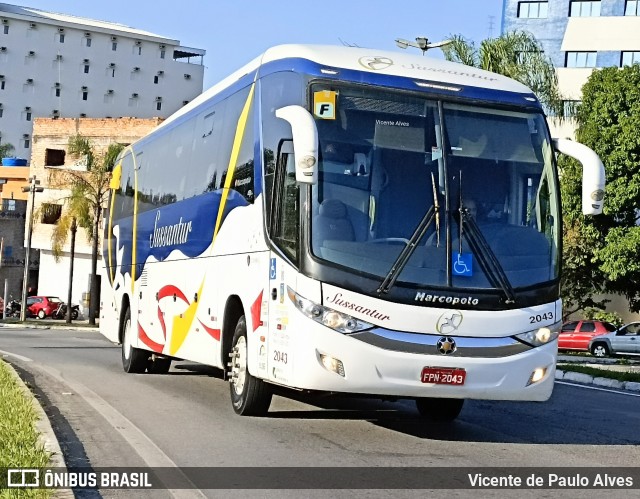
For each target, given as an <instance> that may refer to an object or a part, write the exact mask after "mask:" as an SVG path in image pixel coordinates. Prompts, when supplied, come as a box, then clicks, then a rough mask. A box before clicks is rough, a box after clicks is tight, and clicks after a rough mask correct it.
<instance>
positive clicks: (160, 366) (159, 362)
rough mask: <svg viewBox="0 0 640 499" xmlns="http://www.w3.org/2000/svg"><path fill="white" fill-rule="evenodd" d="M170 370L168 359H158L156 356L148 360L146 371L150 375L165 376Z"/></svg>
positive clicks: (169, 359)
mask: <svg viewBox="0 0 640 499" xmlns="http://www.w3.org/2000/svg"><path fill="white" fill-rule="evenodd" d="M170 368H171V358H170V357H160V356H158V355H152V356H151V359H149V364H148V366H147V371H148V372H149V373H150V374H167V373H168V372H169V369H170Z"/></svg>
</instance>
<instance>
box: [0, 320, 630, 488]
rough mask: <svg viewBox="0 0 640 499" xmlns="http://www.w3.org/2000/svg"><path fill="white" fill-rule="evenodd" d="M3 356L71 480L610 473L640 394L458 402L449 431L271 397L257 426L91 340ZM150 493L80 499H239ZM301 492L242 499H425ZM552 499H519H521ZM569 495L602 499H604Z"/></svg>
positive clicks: (16, 338)
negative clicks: (185, 473) (489, 471)
mask: <svg viewBox="0 0 640 499" xmlns="http://www.w3.org/2000/svg"><path fill="white" fill-rule="evenodd" d="M0 355H1V356H2V358H3V359H4V360H6V361H8V362H10V363H11V364H12V365H13V366H14V367H15V368H16V369H17V370H18V371H19V373H20V374H21V376H22V377H23V379H25V381H27V383H28V384H29V385H30V386H32V388H33V389H34V390H35V392H36V393H37V395H38V397H39V398H40V400H41V402H42V404H43V406H44V408H45V411H46V412H47V414H48V415H49V418H50V419H51V421H52V425H53V427H54V429H55V431H56V434H57V436H58V439H59V441H60V444H61V446H62V448H63V451H64V454H65V459H66V462H67V465H69V466H77V467H85V466H87V467H93V468H101V467H112V466H119V467H136V466H153V467H167V468H174V467H239V468H240V469H243V470H249V471H251V470H254V471H256V473H257V472H258V471H257V470H259V469H261V468H262V467H272V466H277V467H339V468H343V467H362V468H363V469H365V472H366V469H370V468H372V467H375V468H380V470H381V472H382V471H384V469H385V468H387V467H428V468H449V469H456V470H457V469H460V468H468V467H483V468H487V467H496V468H497V469H498V468H504V467H526V468H531V469H532V470H533V469H537V468H539V467H545V469H550V467H564V468H566V467H577V468H585V467H590V468H602V469H604V468H605V467H606V468H614V469H616V470H619V469H620V468H621V467H627V466H636V465H637V463H638V462H640V450H639V449H640V447H639V445H638V444H640V432H639V431H638V428H640V411H639V409H640V397H639V396H638V395H637V394H630V393H616V392H614V391H609V390H602V389H594V388H590V387H581V386H575V385H569V384H564V383H557V384H556V388H555V390H554V394H553V396H552V398H551V400H550V401H549V402H546V403H514V402H490V401H467V402H466V404H465V407H464V408H463V411H462V414H461V415H460V417H459V419H458V420H457V421H456V422H455V423H453V424H449V425H446V424H433V423H428V422H425V421H424V420H422V419H420V418H419V416H418V413H417V411H416V410H415V408H414V405H413V403H412V402H411V401H406V400H404V401H403V400H400V401H396V402H382V401H379V400H371V399H356V398H323V399H321V400H318V399H314V398H310V397H308V396H305V395H302V394H299V393H286V396H276V397H274V401H273V403H272V405H271V409H270V412H269V415H268V417H265V418H246V417H239V416H236V415H235V414H234V412H233V410H232V408H231V404H230V401H229V387H228V384H227V383H226V382H224V381H223V380H222V379H221V372H219V371H217V370H215V369H211V368H208V367H205V366H200V365H196V364H192V363H187V362H179V363H176V364H175V365H174V366H173V367H172V369H171V372H170V373H169V374H168V375H148V374H146V375H128V374H125V373H124V372H123V370H122V367H121V360H120V349H119V347H117V346H115V345H112V344H111V343H109V342H108V341H106V340H105V339H104V338H103V337H102V336H100V335H99V333H97V332H95V331H62V330H56V329H49V330H42V329H10V328H2V327H0ZM503 471H504V470H503ZM610 471H611V470H610ZM496 473H498V474H499V473H500V471H499V470H497V471H496ZM327 479H328V480H330V479H331V477H328V478H327ZM635 486H636V487H640V480H636V484H635ZM390 488H394V486H393V485H392V486H391V487H390ZM636 490H637V489H636ZM147 492H148V495H143V494H141V493H140V492H139V491H136V492H135V493H134V492H131V491H129V492H127V491H109V490H103V491H100V492H92V491H83V492H79V493H77V496H79V497H99V496H101V495H102V496H104V497H145V496H146V497H172V496H173V497H202V496H203V495H206V496H210V497H222V496H223V495H224V497H244V496H246V495H247V494H246V492H247V491H244V493H243V491H240V490H235V491H224V494H222V491H219V490H202V491H199V490H178V491H173V492H172V491H159V490H154V491H147ZM300 492H301V491H300V490H298V491H295V490H294V491H288V492H287V491H285V492H279V493H277V494H273V495H271V494H270V493H268V492H261V493H259V494H257V493H256V491H252V492H251V496H252V497H301V496H305V497H311V496H313V497H326V496H327V495H329V496H330V497H339V496H341V497H350V498H351V497H387V496H393V497H423V496H424V491H414V490H394V491H386V492H385V491H372V490H356V491H333V492H332V493H330V494H327V493H326V491H321V490H317V491H304V493H303V494H301V493H300ZM513 493H514V491H513V490H511V491H509V490H483V491H470V490H459V489H458V490H436V491H435V492H434V493H433V494H432V496H433V497H467V496H472V495H474V496H481V497H512V496H513ZM551 493H552V491H550V490H544V491H541V490H523V491H518V496H522V497H541V496H547V495H550V494H551ZM558 493H559V494H560V496H565V497H575V496H576V495H577V494H578V491H576V490H564V491H563V490H560V491H553V494H554V496H558ZM132 494H134V495H132ZM629 494H630V491H623V490H617V491H614V492H610V493H608V495H609V496H611V497H628V496H629ZM579 495H580V496H581V497H590V496H593V497H600V496H601V491H589V490H587V491H580V494H579Z"/></svg>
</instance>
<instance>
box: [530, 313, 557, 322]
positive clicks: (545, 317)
mask: <svg viewBox="0 0 640 499" xmlns="http://www.w3.org/2000/svg"><path fill="white" fill-rule="evenodd" d="M550 320H553V312H546V313H544V314H537V315H530V316H529V324H535V323H536V322H542V321H550Z"/></svg>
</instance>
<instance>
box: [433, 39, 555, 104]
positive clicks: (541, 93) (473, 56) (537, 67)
mask: <svg viewBox="0 0 640 499" xmlns="http://www.w3.org/2000/svg"><path fill="white" fill-rule="evenodd" d="M450 39H451V40H452V42H451V43H450V44H448V45H445V46H443V47H442V51H443V52H444V56H445V58H446V59H447V60H448V61H454V62H461V63H462V64H466V65H467V66H473V67H476V68H480V69H485V70H487V71H491V72H493V73H498V74H501V75H504V76H507V77H509V78H513V79H514V80H517V81H519V82H520V83H523V84H524V85H526V86H527V87H529V88H530V89H531V90H533V93H534V94H536V96H537V97H538V99H539V100H540V102H541V103H542V105H543V106H544V107H545V109H546V110H547V112H548V114H550V115H552V116H558V117H563V116H564V115H565V109H564V103H563V99H562V95H561V94H560V90H559V88H558V77H557V75H556V71H555V68H554V66H553V63H552V62H551V60H550V59H549V58H548V57H545V55H544V51H543V49H542V46H541V45H540V43H539V42H538V41H537V40H536V39H535V37H534V36H533V35H532V34H530V33H527V32H524V31H513V32H510V33H505V34H503V35H501V36H499V37H498V38H488V39H486V40H483V41H482V42H480V48H476V45H475V43H474V42H473V41H469V40H466V39H465V38H464V37H462V36H461V35H452V36H451V37H450Z"/></svg>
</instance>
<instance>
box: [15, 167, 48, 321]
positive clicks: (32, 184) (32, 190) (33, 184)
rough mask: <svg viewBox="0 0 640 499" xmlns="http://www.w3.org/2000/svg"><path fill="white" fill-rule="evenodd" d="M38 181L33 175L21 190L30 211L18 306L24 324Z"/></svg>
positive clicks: (41, 189)
mask: <svg viewBox="0 0 640 499" xmlns="http://www.w3.org/2000/svg"><path fill="white" fill-rule="evenodd" d="M39 184H40V181H39V180H37V179H36V176H35V175H33V176H32V177H29V185H28V186H25V187H23V188H22V192H28V193H29V196H30V197H31V211H30V212H29V226H28V232H27V253H26V255H25V258H24V276H23V281H22V303H21V306H20V320H21V321H23V322H24V320H25V319H26V317H27V286H28V285H29V263H30V262H29V260H30V256H31V236H32V233H33V209H34V205H35V200H36V192H42V191H44V187H40V186H39Z"/></svg>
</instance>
